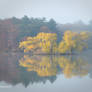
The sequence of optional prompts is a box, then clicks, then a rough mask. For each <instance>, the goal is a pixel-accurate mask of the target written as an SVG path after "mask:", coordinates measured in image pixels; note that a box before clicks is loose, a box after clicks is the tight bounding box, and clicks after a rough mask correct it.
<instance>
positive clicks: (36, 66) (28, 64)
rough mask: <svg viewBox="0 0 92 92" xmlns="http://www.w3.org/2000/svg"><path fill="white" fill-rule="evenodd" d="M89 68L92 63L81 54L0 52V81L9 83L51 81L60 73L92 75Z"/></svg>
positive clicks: (68, 75) (26, 84)
mask: <svg viewBox="0 0 92 92" xmlns="http://www.w3.org/2000/svg"><path fill="white" fill-rule="evenodd" d="M91 70H92V64H91V63H90V62H89V61H88V60H87V59H85V58H83V57H81V56H80V57H79V56H40V55H39V56H30V55H22V54H19V53H12V54H11V53H10V54H9V53H8V54H6V53H3V54H0V81H5V82H6V83H8V84H11V85H17V84H19V83H22V84H23V85H24V86H25V87H27V86H28V85H29V84H33V83H41V82H42V83H46V81H47V80H49V81H50V82H51V83H53V82H54V81H55V80H56V79H57V77H58V76H57V75H60V74H62V75H64V76H65V78H72V77H78V76H79V77H83V76H87V75H88V74H90V76H92V72H91Z"/></svg>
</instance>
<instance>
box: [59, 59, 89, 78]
mask: <svg viewBox="0 0 92 92" xmlns="http://www.w3.org/2000/svg"><path fill="white" fill-rule="evenodd" d="M58 64H59V65H60V67H61V69H62V70H63V73H64V75H65V76H66V77H67V78H70V77H72V76H84V75H87V74H88V67H87V66H88V63H87V62H85V61H83V60H82V59H80V58H78V59H74V60H71V57H70V58H65V57H60V58H59V60H58Z"/></svg>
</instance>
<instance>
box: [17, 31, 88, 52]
mask: <svg viewBox="0 0 92 92" xmlns="http://www.w3.org/2000/svg"><path fill="white" fill-rule="evenodd" d="M88 38H89V33H88V32H80V33H77V32H72V31H65V32H64V35H63V38H62V40H61V41H60V42H59V43H57V34H56V33H44V32H41V33H38V34H37V36H34V37H26V40H25V41H21V42H20V43H19V48H21V49H22V50H23V51H24V52H32V53H34V54H42V53H45V54H64V53H70V54H72V53H73V52H75V51H83V50H84V49H85V48H88V45H87V40H88Z"/></svg>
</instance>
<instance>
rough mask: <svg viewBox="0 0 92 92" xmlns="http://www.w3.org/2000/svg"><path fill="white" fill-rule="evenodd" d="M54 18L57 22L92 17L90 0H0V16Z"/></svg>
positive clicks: (89, 18)
mask: <svg viewBox="0 0 92 92" xmlns="http://www.w3.org/2000/svg"><path fill="white" fill-rule="evenodd" d="M24 15H28V16H29V17H46V18H48V19H49V18H54V19H55V20H56V21H57V22H59V23H67V22H71V23H72V22H75V21H78V20H83V21H84V22H85V23H87V22H88V21H89V20H91V19H92V0H0V18H9V17H12V16H16V17H18V18H20V17H23V16H24Z"/></svg>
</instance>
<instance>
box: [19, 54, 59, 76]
mask: <svg viewBox="0 0 92 92" xmlns="http://www.w3.org/2000/svg"><path fill="white" fill-rule="evenodd" d="M20 66H22V67H26V68H27V71H35V72H37V74H38V75H39V76H52V75H56V73H57V69H56V64H55V63H54V64H52V61H51V60H50V58H48V57H45V56H43V57H42V58H41V57H40V58H39V57H37V58H30V57H29V56H26V55H25V56H24V58H22V59H21V60H20Z"/></svg>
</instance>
